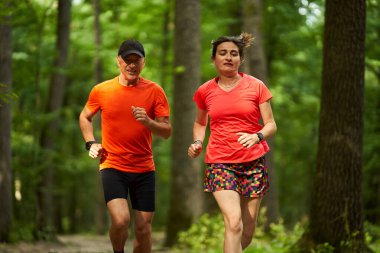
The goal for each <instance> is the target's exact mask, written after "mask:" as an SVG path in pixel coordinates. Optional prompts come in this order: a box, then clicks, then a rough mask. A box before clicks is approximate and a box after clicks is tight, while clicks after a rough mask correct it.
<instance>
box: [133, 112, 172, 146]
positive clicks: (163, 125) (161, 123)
mask: <svg viewBox="0 0 380 253" xmlns="http://www.w3.org/2000/svg"><path fill="white" fill-rule="evenodd" d="M132 113H133V115H134V117H135V119H136V120H137V121H139V122H141V124H143V125H144V126H146V127H147V128H149V130H150V131H151V132H152V133H153V134H154V135H157V136H160V137H162V138H164V139H168V138H169V137H170V135H171V134H172V126H171V124H170V121H169V117H157V118H156V119H151V118H150V117H149V116H148V115H147V113H146V111H145V109H144V108H141V107H135V106H132Z"/></svg>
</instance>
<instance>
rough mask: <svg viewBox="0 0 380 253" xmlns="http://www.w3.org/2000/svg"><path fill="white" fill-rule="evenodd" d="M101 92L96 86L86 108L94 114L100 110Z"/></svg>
mask: <svg viewBox="0 0 380 253" xmlns="http://www.w3.org/2000/svg"><path fill="white" fill-rule="evenodd" d="M99 101H100V100H99V91H98V87H97V86H95V87H94V88H92V90H91V92H90V95H89V97H88V100H87V103H86V107H87V108H88V109H90V111H92V112H93V113H94V114H95V113H96V112H98V111H99V110H100V103H99Z"/></svg>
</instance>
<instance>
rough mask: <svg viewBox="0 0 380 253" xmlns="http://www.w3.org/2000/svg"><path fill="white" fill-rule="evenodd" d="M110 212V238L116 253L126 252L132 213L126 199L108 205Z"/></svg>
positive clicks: (115, 200) (112, 201)
mask: <svg viewBox="0 0 380 253" xmlns="http://www.w3.org/2000/svg"><path fill="white" fill-rule="evenodd" d="M107 207H108V211H109V213H110V216H111V221H112V224H111V228H110V230H109V236H110V239H111V243H112V247H113V249H114V251H115V252H120V253H122V252H124V245H125V242H126V240H127V238H128V226H129V222H130V213H129V208H128V202H127V200H126V199H123V198H117V199H113V200H110V201H109V202H108V203H107Z"/></svg>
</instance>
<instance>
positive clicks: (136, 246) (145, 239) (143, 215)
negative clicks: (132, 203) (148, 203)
mask: <svg viewBox="0 0 380 253" xmlns="http://www.w3.org/2000/svg"><path fill="white" fill-rule="evenodd" d="M153 215H154V213H153V212H144V211H137V210H134V219H135V223H134V226H135V240H134V242H133V253H150V252H151V250H152V221H153Z"/></svg>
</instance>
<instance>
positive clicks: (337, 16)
mask: <svg viewBox="0 0 380 253" xmlns="http://www.w3.org/2000/svg"><path fill="white" fill-rule="evenodd" d="M365 8H366V3H365V1H364V0H357V1H356V0H355V1H354V0H351V1H345V0H335V1H331V0H327V1H326V13H325V32H324V50H323V71H322V97H321V112H320V123H319V144H318V156H317V173H316V175H315V177H314V185H313V190H312V198H311V210H310V226H309V234H308V235H307V237H306V238H308V239H310V240H311V244H314V245H317V244H320V243H324V242H328V243H329V244H330V245H332V246H333V247H334V248H335V251H334V252H364V250H365V245H364V239H363V237H364V236H363V213H362V209H363V204H362V188H361V184H362V153H363V143H362V142H363V108H364V106H363V105H364V38H365V13H366V10H365Z"/></svg>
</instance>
